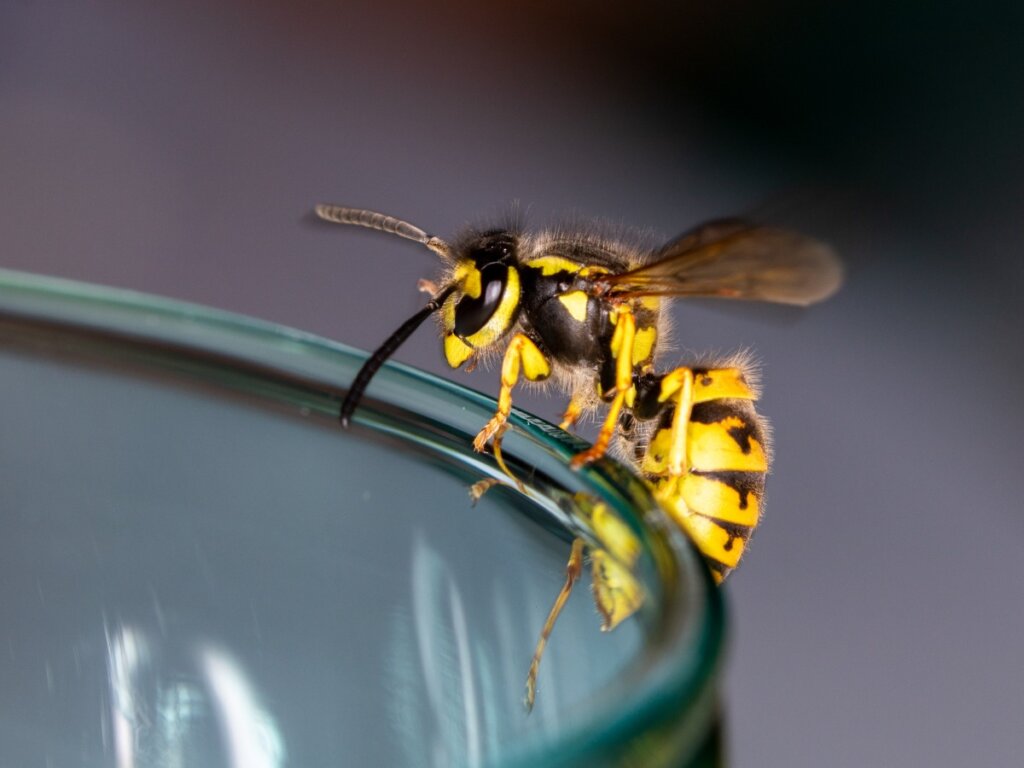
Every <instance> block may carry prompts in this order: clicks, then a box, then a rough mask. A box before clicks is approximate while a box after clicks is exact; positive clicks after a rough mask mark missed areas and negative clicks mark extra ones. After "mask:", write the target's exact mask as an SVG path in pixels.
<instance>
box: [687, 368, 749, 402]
mask: <svg viewBox="0 0 1024 768" xmlns="http://www.w3.org/2000/svg"><path fill="white" fill-rule="evenodd" d="M723 397H732V398H738V399H740V400H756V399H757V398H756V397H755V396H754V392H753V390H752V389H751V388H750V386H749V385H748V384H747V382H746V380H745V379H744V378H743V372H742V371H741V370H740V369H739V368H714V369H712V370H710V371H706V372H705V373H702V374H697V375H696V376H694V379H693V402H695V403H704V402H707V401H708V400H718V399H720V398H723Z"/></svg>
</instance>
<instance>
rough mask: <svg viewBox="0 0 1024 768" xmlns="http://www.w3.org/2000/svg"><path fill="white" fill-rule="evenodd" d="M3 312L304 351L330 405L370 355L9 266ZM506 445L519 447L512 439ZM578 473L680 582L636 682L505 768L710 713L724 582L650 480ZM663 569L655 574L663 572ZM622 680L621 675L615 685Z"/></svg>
mask: <svg viewBox="0 0 1024 768" xmlns="http://www.w3.org/2000/svg"><path fill="white" fill-rule="evenodd" d="M3 317H8V318H14V319H18V318H22V319H32V320H42V321H46V322H47V323H51V324H56V325H58V326H60V327H62V328H66V329H68V330H70V331H72V332H84V331H101V332H104V333H106V334H108V335H111V336H114V337H118V338H122V339H130V340H131V341H132V342H133V343H135V344H141V345H146V344H161V345H164V346H166V345H170V346H172V347H174V348H175V349H176V350H178V351H179V352H181V351H185V352H188V351H192V352H200V353H202V354H207V355H208V354H211V353H212V354H215V355H219V356H221V357H222V358H224V359H226V360H227V361H228V364H229V365H230V364H231V361H238V362H247V363H250V364H253V363H255V364H258V365H260V366H261V367H263V369H264V370H265V371H269V372H278V373H285V374H286V375H288V376H294V370H288V368H289V366H288V365H285V364H283V361H284V360H289V361H292V360H293V357H290V356H294V355H295V354H296V353H300V354H301V355H302V356H303V357H302V361H303V362H304V363H308V362H309V361H310V360H311V359H313V360H315V361H316V362H317V363H318V365H317V366H316V367H315V372H314V370H313V369H312V368H308V366H307V370H306V373H307V374H308V376H309V377H310V379H311V380H315V381H319V382H321V384H320V387H321V394H325V393H326V396H327V398H328V399H327V402H330V401H331V398H334V400H333V402H334V403H335V408H336V404H337V401H338V400H337V399H338V398H339V395H340V394H341V393H343V392H344V391H345V386H344V384H345V382H342V381H334V382H331V381H330V374H329V370H330V368H332V367H334V368H336V367H339V366H342V365H347V366H349V367H352V366H355V367H356V368H358V366H359V365H361V364H362V361H363V360H364V359H365V357H366V353H365V352H362V351H359V350H356V349H354V348H352V347H349V346H347V345H344V344H341V343H339V342H334V341H330V340H328V339H325V338H323V337H320V336H317V335H315V334H312V333H308V332H305V331H300V330H296V329H293V328H289V327H286V326H283V325H279V324H276V323H272V322H268V321H264V320H259V319H256V318H252V317H247V316H244V315H240V314H235V313H232V312H227V311H224V310H218V309H213V308H210V307H205V306H202V305H198V304H192V303H187V302H182V301H177V300H174V299H168V298H163V297H159V296H154V295H150V294H146V293H141V292H136V291H129V290H124V289H118V288H110V287H105V286H99V285H94V284H89V283H83V282H78V281H74V280H67V279H63V278H56V277H49V276H43V275H36V274H31V273H26V272H16V271H12V270H6V269H0V318H3ZM240 349H241V350H243V352H242V353H240V351H239V350H240ZM379 378H380V379H382V380H389V381H390V382H391V384H392V386H393V387H396V388H397V389H396V391H398V392H401V391H402V390H405V391H409V390H410V389H416V390H421V389H424V388H425V389H427V390H430V391H432V392H433V393H434V394H436V395H438V396H441V397H443V398H447V399H452V400H454V401H458V402H461V403H464V404H469V405H472V406H474V407H476V408H478V409H481V410H484V411H488V412H491V413H493V411H494V408H495V405H496V404H495V401H494V400H493V399H492V398H490V397H488V396H487V395H484V394H482V393H479V392H476V391H475V390H472V389H469V388H467V387H464V386H462V385H460V384H457V383H455V382H452V381H449V380H447V379H442V378H440V377H437V376H435V375H433V374H430V373H427V372H425V371H422V370H419V369H417V368H413V367H411V366H408V365H404V364H402V363H398V362H393V361H392V362H388V363H387V364H386V365H385V366H384V368H383V369H382V371H381V373H380V374H379ZM262 394H263V395H264V396H270V397H273V396H274V395H273V393H270V394H269V395H267V393H262ZM369 399H370V400H381V399H383V402H385V403H387V402H388V399H387V398H386V397H385V398H381V395H380V394H379V393H377V392H371V393H370V395H369ZM399 405H400V406H401V408H402V409H403V410H404V411H406V412H413V413H418V412H416V411H415V409H413V408H412V407H411V406H410V405H409V404H407V403H399ZM419 415H424V416H429V417H431V418H436V415H435V416H432V415H430V414H419ZM354 421H355V422H356V423H358V424H362V425H363V426H364V427H368V428H370V429H374V430H376V431H384V429H383V428H382V425H381V423H380V421H379V420H375V419H374V417H373V416H372V414H370V415H368V412H367V411H357V413H356V415H355V419H354ZM482 424H483V422H481V426H482ZM509 427H510V428H509V432H508V433H507V435H506V439H508V438H509V437H510V436H512V435H517V436H518V437H520V438H522V439H523V440H525V443H524V444H529V445H532V446H533V447H534V448H537V449H540V450H542V451H545V452H547V453H549V454H554V455H556V456H557V457H559V458H560V459H561V460H562V462H563V463H565V464H568V460H569V459H570V458H571V457H572V456H573V455H574V454H575V453H577V452H578V451H579V450H581V446H583V445H585V444H584V443H583V442H582V441H580V440H579V439H578V438H575V437H573V436H571V435H569V434H567V433H565V432H563V431H562V430H560V429H559V428H557V427H555V426H554V425H552V424H549V423H548V422H546V421H544V420H542V419H539V418H537V417H535V416H532V415H530V414H527V413H525V412H523V411H520V410H518V409H515V408H514V409H513V411H512V415H511V417H510V419H509ZM505 453H506V454H507V455H514V451H513V450H510V448H509V447H508V444H506V449H505ZM466 454H467V455H466V456H465V457H464V458H466V459H474V457H473V456H471V455H470V454H472V451H471V449H470V450H468V451H466ZM474 462H475V463H479V462H478V460H474ZM481 469H484V467H483V466H482V465H481ZM492 473H493V468H492ZM574 475H575V476H576V477H578V478H579V480H580V482H581V483H582V484H583V485H584V486H586V487H588V488H590V489H594V490H595V491H596V492H599V493H600V494H601V496H602V498H611V499H612V500H613V501H614V502H615V506H616V511H617V512H618V513H620V514H622V515H623V516H624V517H625V518H626V519H627V520H629V522H630V523H631V525H635V526H637V527H638V529H639V530H640V531H642V533H643V535H644V537H645V542H649V543H650V544H651V545H652V546H653V547H654V549H655V550H656V551H657V554H658V555H659V556H660V557H661V558H662V562H661V565H663V566H665V567H666V568H667V571H665V572H668V573H672V574H675V575H676V576H677V577H678V578H675V579H674V582H675V583H663V584H662V586H663V587H665V590H664V592H663V594H662V595H660V598H661V600H660V603H659V605H658V606H657V607H658V608H659V609H660V610H659V611H658V614H657V625H658V626H657V627H656V631H655V635H656V636H657V637H658V642H657V646H656V647H654V648H653V651H654V653H655V654H656V655H655V656H654V657H653V658H652V659H651V660H650V661H651V663H650V664H649V665H648V666H647V667H646V668H645V670H644V674H643V675H642V676H641V679H639V680H636V681H630V685H629V687H628V689H627V690H628V695H624V696H621V697H618V698H616V700H615V703H616V704H617V705H616V706H605V707H604V708H602V709H596V710H594V716H593V717H588V718H585V719H579V720H576V719H574V720H573V722H572V725H570V726H569V727H567V728H564V729H562V728H559V729H558V730H555V731H547V732H545V733H544V734H543V738H541V739H537V740H535V739H532V738H531V739H528V740H527V741H528V743H527V744H525V745H524V746H523V747H521V748H520V749H519V750H518V751H513V752H512V753H511V754H510V755H509V757H508V758H506V757H500V758H498V760H497V761H496V762H495V763H493V765H496V766H502V767H503V768H505V767H508V768H511V766H535V765H555V764H569V763H572V762H576V761H580V760H586V759H588V758H589V759H594V758H598V757H602V756H607V754H608V753H609V751H614V750H615V749H616V748H621V747H622V746H623V745H625V744H629V743H630V742H631V741H632V740H633V739H634V738H637V737H640V736H642V735H643V733H645V732H646V731H648V730H650V729H651V728H653V727H654V726H656V725H658V724H660V723H669V722H672V723H677V724H678V725H677V727H678V728H680V729H683V730H686V729H693V731H694V732H693V733H692V734H687V735H686V738H687V739H688V740H689V744H688V746H689V748H690V749H691V750H692V751H694V752H695V751H696V749H697V748H698V747H699V745H700V740H701V738H702V737H703V736H704V734H705V732H706V729H707V728H709V727H710V726H711V722H710V718H711V717H712V716H713V714H714V712H713V709H714V702H715V688H714V681H715V675H716V672H717V670H718V668H719V666H720V663H721V655H722V645H723V636H724V615H723V614H724V610H723V606H722V598H721V595H720V591H719V589H717V588H716V587H715V586H714V584H713V582H712V579H711V577H710V574H709V573H708V572H707V569H706V568H705V567H704V566H703V561H702V560H701V559H700V555H699V554H698V553H697V551H696V549H695V548H694V547H693V545H692V544H691V543H690V542H689V540H688V539H687V537H686V536H685V535H684V534H683V533H682V531H681V530H680V529H679V528H678V527H676V526H674V525H672V524H667V523H666V520H665V517H664V515H663V513H662V512H661V511H660V509H659V507H658V505H657V502H656V501H655V500H654V499H653V497H652V495H651V493H650V491H649V489H648V488H647V486H646V484H645V483H643V482H642V481H641V480H640V479H639V478H637V477H636V476H635V475H634V474H633V473H632V472H631V471H630V470H628V469H626V468H625V467H624V466H622V465H621V464H619V463H618V462H616V461H614V460H613V459H610V458H604V459H601V460H600V461H598V462H595V463H594V464H591V465H588V466H585V467H583V468H581V469H580V470H579V471H577V472H575V473H574ZM534 501H536V499H534ZM665 558H667V560H666V559H665ZM665 572H662V573H660V574H659V577H664V573H665ZM645 638H646V640H645V643H644V647H642V648H641V653H643V652H647V651H650V650H652V649H651V648H650V647H649V646H648V643H649V642H650V638H649V637H648V636H647V634H646V633H645ZM626 669H628V665H627V667H626ZM624 683H625V681H620V680H619V679H618V677H617V678H616V679H615V680H614V681H613V682H612V683H611V684H610V686H611V687H616V686H619V685H624ZM606 701H607V700H606Z"/></svg>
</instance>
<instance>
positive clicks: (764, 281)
mask: <svg viewBox="0 0 1024 768" xmlns="http://www.w3.org/2000/svg"><path fill="white" fill-rule="evenodd" d="M600 282H601V283H602V284H603V286H604V288H605V291H606V295H608V296H611V297H620V298H632V297H638V296H716V297H722V298H732V299H754V300H760V301H771V302H775V303H779V304H795V305H798V306H806V305H807V304H813V303H815V302H817V301H822V300H823V299H826V298H828V297H829V296H831V295H832V294H833V293H834V292H835V291H836V289H837V288H838V287H839V284H840V283H841V282H842V266H841V265H840V262H839V258H838V257H837V256H836V254H835V252H834V251H833V250H832V249H831V248H829V247H828V246H827V245H825V244H824V243H821V242H819V241H817V240H814V239H812V238H810V237H806V236H804V235H801V234H798V233H796V232H791V231H788V230H784V229H774V228H771V227H763V226H758V225H754V224H751V223H749V222H744V221H740V220H735V219H726V220H721V221H712V222H708V223H707V224H702V225H701V226H699V227H697V228H696V229H693V230H691V231H690V232H687V233H686V234H684V235H682V236H680V237H679V238H676V239H675V240H672V241H670V242H669V243H668V244H666V245H665V246H663V247H662V248H661V249H660V250H658V251H657V252H656V253H655V254H654V257H653V260H652V261H650V262H648V263H647V264H644V265H642V266H640V267H637V268H636V269H633V270H631V271H629V272H624V273H622V274H618V275H607V276H605V275H602V276H601V281H600Z"/></svg>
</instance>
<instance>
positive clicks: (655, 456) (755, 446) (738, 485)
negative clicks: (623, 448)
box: [626, 368, 769, 581]
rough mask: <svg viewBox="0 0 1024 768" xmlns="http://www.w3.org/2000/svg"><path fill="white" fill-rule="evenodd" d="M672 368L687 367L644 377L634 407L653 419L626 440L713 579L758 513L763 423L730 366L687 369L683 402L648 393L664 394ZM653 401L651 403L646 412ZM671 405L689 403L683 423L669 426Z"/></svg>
mask: <svg viewBox="0 0 1024 768" xmlns="http://www.w3.org/2000/svg"><path fill="white" fill-rule="evenodd" d="M680 372H684V373H687V372H689V369H678V371H673V372H672V373H669V374H666V375H665V376H656V377H651V376H648V377H646V379H645V381H644V382H643V387H642V388H641V390H642V391H641V392H640V394H643V395H645V397H644V398H643V399H644V400H645V401H646V402H645V403H644V406H645V407H644V408H641V409H640V411H641V413H642V414H643V415H646V416H648V418H650V419H652V420H654V422H655V423H654V426H653V428H649V429H647V430H637V433H636V434H637V436H634V437H627V438H626V439H627V440H628V441H631V442H632V443H633V446H632V447H633V454H634V455H635V456H636V457H637V460H638V464H639V469H640V471H641V472H642V474H643V475H644V477H645V478H646V479H647V481H648V482H649V483H650V484H651V486H652V488H653V489H654V493H655V496H656V497H657V498H658V500H659V501H660V502H661V503H662V505H663V506H664V507H665V509H666V511H667V512H668V514H669V515H670V516H671V517H672V519H673V520H674V521H675V522H676V523H678V524H679V525H680V527H682V528H683V530H685V531H686V533H687V534H688V535H689V536H690V538H691V539H692V540H693V541H694V542H695V543H696V544H697V547H698V549H700V551H701V553H702V554H703V555H704V558H705V559H706V560H707V562H708V565H709V566H710V567H711V569H712V571H713V573H714V575H715V578H716V580H717V581H721V580H722V579H724V578H725V577H726V576H727V575H728V574H729V572H730V571H731V570H732V569H733V568H735V567H736V565H737V564H738V563H739V560H740V558H741V557H742V555H743V550H744V548H745V547H746V543H747V540H748V539H749V538H750V535H751V533H752V532H753V530H754V528H755V526H756V525H757V522H758V519H759V518H760V514H761V499H762V496H763V493H764V481H765V475H766V474H767V472H768V466H769V451H768V447H767V427H766V425H765V423H764V421H763V420H762V419H761V417H760V416H758V415H757V413H756V411H755V410H754V405H753V402H754V399H755V394H754V392H753V390H752V389H751V388H750V387H749V386H748V385H747V383H746V381H745V378H744V376H743V372H742V371H741V370H739V369H735V368H724V369H712V370H700V369H697V370H693V371H692V377H693V378H692V387H691V390H690V391H691V395H690V396H689V400H688V401H681V400H680V397H679V396H674V395H673V396H669V397H665V398H662V399H661V400H660V401H657V395H655V393H656V392H659V391H662V392H664V391H665V389H666V383H667V382H670V381H672V380H673V377H675V378H683V377H680V376H678V374H679V373H680ZM688 375H689V374H688ZM655 401H657V402H658V406H659V407H658V408H657V412H656V413H652V412H653V411H655V407H654V402H655ZM679 408H684V409H686V408H688V409H689V414H688V419H687V420H686V423H685V427H684V428H680V425H676V424H675V422H676V421H677V410H678V409H679ZM634 415H637V412H636V411H634ZM680 439H682V440H684V441H685V447H684V448H683V451H684V453H683V454H682V456H683V462H682V471H681V472H677V471H673V469H672V465H673V462H672V455H673V451H674V450H675V451H676V452H678V451H679V450H680V448H681V446H679V445H678V442H679V440H680Z"/></svg>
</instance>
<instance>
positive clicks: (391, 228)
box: [313, 203, 451, 260]
mask: <svg viewBox="0 0 1024 768" xmlns="http://www.w3.org/2000/svg"><path fill="white" fill-rule="evenodd" d="M313 210H314V211H315V212H316V215H317V216H319V217H320V218H321V219H323V220H324V221H330V222H333V223H335V224H350V225H352V226H355V227H366V228H367V229H376V230H379V231H381V232H387V233H388V234H391V235H398V236H399V237H404V238H405V239H406V240H413V241H415V242H417V243H419V244H420V245H425V246H426V247H427V248H429V249H430V250H432V251H433V252H434V253H436V254H437V255H438V256H440V257H441V258H442V259H446V260H448V259H450V258H451V248H449V247H448V243H446V242H445V241H444V240H442V239H441V238H439V237H433V236H431V235H428V234H427V233H426V232H424V231H423V230H422V229H420V228H419V227H415V226H413V225H412V224H410V223H409V222H407V221H402V220H401V219H396V218H395V217H394V216H388V215H386V214H383V213H377V212H376V211H368V210H366V209H365V208H347V207H345V206H343V205H329V204H326V203H320V204H318V205H316V206H315V207H314V208H313Z"/></svg>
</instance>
